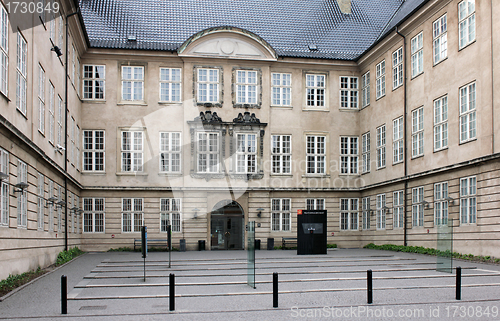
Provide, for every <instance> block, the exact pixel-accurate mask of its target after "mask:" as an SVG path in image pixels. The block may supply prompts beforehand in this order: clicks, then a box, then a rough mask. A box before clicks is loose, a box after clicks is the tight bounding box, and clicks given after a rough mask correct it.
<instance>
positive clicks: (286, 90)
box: [271, 72, 292, 106]
mask: <svg viewBox="0 0 500 321" xmlns="http://www.w3.org/2000/svg"><path fill="white" fill-rule="evenodd" d="M271 77H272V85H271V88H272V105H273V106H291V105H292V74H288V73H278V72H273V73H272V75H271Z"/></svg>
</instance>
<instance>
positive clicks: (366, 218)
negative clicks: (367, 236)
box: [361, 197, 371, 230]
mask: <svg viewBox="0 0 500 321" xmlns="http://www.w3.org/2000/svg"><path fill="white" fill-rule="evenodd" d="M361 210H362V211H363V214H362V215H363V223H362V224H363V225H362V229H363V230H369V229H370V215H371V213H370V212H371V210H370V197H363V198H362V199H361Z"/></svg>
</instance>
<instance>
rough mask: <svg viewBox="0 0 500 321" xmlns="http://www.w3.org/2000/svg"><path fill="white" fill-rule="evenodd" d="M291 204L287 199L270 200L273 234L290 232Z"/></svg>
mask: <svg viewBox="0 0 500 321" xmlns="http://www.w3.org/2000/svg"><path fill="white" fill-rule="evenodd" d="M291 202H292V201H291V199H289V198H273V199H271V228H272V231H273V232H279V231H286V232H289V231H291V230H292V227H291V226H292V223H291V220H292V219H291V216H292V215H291V207H290V204H291Z"/></svg>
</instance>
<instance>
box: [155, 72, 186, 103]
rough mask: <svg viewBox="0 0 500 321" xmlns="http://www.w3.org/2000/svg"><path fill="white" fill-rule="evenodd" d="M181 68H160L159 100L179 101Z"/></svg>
mask: <svg viewBox="0 0 500 321" xmlns="http://www.w3.org/2000/svg"><path fill="white" fill-rule="evenodd" d="M181 86H182V75H181V68H160V101H163V102H169V103H174V102H180V101H181V92H182V91H181Z"/></svg>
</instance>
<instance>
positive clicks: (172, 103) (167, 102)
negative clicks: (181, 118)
mask: <svg viewBox="0 0 500 321" xmlns="http://www.w3.org/2000/svg"><path fill="white" fill-rule="evenodd" d="M158 104H159V105H182V101H159V102H158Z"/></svg>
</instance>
